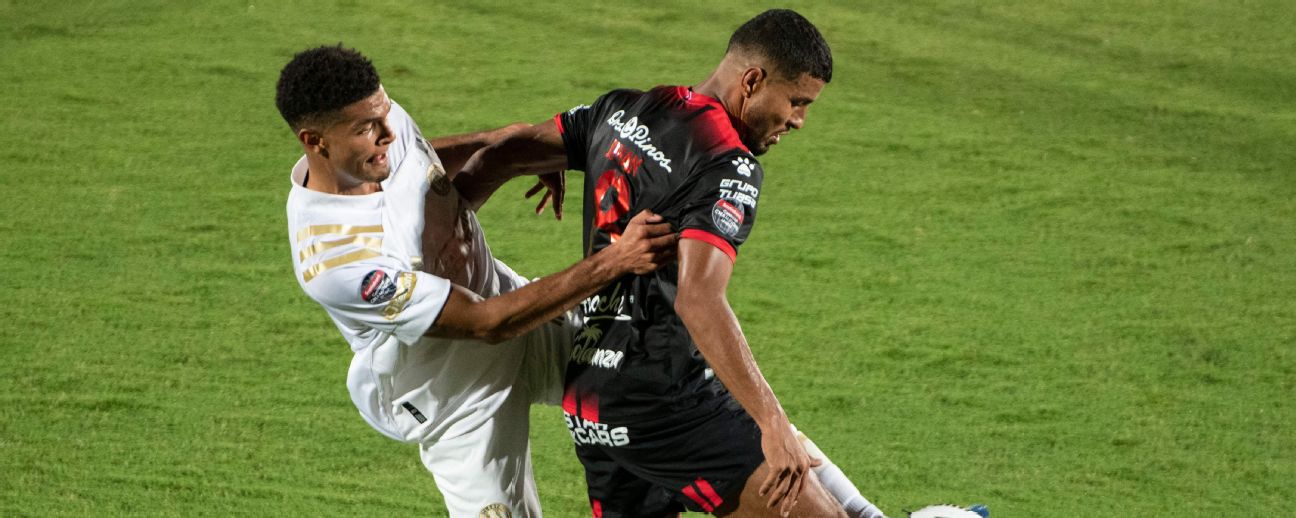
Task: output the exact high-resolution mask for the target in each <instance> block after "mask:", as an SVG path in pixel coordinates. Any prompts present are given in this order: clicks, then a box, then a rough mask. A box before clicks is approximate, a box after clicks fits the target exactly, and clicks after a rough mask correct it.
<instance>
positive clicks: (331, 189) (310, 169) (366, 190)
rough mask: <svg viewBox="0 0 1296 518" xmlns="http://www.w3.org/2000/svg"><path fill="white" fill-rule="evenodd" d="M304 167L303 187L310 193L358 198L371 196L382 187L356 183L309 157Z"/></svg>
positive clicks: (375, 184) (369, 183) (347, 176)
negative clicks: (304, 178)
mask: <svg viewBox="0 0 1296 518" xmlns="http://www.w3.org/2000/svg"><path fill="white" fill-rule="evenodd" d="M306 165H307V169H306V184H305V185H304V187H306V188H307V189H310V190H312V191H316V192H322V193H325V194H340V195H343V196H358V195H364V194H373V193H375V192H378V191H381V190H382V185H381V184H379V183H378V182H361V181H356V180H355V179H352V178H349V175H345V174H339V173H337V172H336V171H333V169H332V168H330V167H329V166H328V163H327V162H325V161H323V160H317V159H315V157H312V156H309V155H307V157H306ZM347 180H350V181H347Z"/></svg>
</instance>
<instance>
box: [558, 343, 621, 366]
mask: <svg viewBox="0 0 1296 518" xmlns="http://www.w3.org/2000/svg"><path fill="white" fill-rule="evenodd" d="M578 339H579V338H578ZM624 359H625V351H613V350H610V349H600V348H598V347H594V346H591V345H589V344H588V343H582V344H578V345H577V346H576V347H573V348H572V352H571V359H570V360H569V361H570V362H571V363H576V364H580V365H589V366H591V367H600V368H604V369H618V368H620V367H621V360H624Z"/></svg>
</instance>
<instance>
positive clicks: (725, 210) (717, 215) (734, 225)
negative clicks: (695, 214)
mask: <svg viewBox="0 0 1296 518" xmlns="http://www.w3.org/2000/svg"><path fill="white" fill-rule="evenodd" d="M711 222H712V223H715V226H716V229H717V230H719V231H720V232H721V233H723V234H725V235H727V236H729V237H733V236H736V235H738V229H739V228H741V227H742V222H743V213H742V209H739V208H738V207H735V206H734V204H732V203H729V202H727V201H725V200H716V202H715V205H712V206H711Z"/></svg>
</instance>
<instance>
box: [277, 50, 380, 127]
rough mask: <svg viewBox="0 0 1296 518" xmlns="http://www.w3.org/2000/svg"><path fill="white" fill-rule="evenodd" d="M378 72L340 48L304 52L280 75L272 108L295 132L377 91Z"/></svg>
mask: <svg viewBox="0 0 1296 518" xmlns="http://www.w3.org/2000/svg"><path fill="white" fill-rule="evenodd" d="M379 84H380V81H379V80H378V71H377V70H375V69H374V66H373V63H371V62H370V61H369V58H366V57H364V54H361V53H360V52H358V51H356V50H355V49H348V48H346V47H343V46H342V44H341V43H339V44H337V45H335V46H332V47H328V46H323V47H315V48H313V49H306V50H303V51H301V52H299V53H297V55H295V56H293V58H292V61H289V62H288V64H287V65H284V67H283V71H281V72H279V84H278V85H277V86H276V91H275V106H277V107H278V108H279V114H280V115H282V116H283V118H284V121H286V122H287V123H288V125H289V126H291V127H292V128H293V129H294V130H296V129H299V128H301V127H302V126H303V125H305V124H307V123H313V122H321V119H323V118H327V117H328V116H329V115H330V114H332V113H333V112H336V111H338V110H341V109H342V108H345V107H346V106H347V105H349V104H351V103H354V102H356V101H359V100H361V99H364V98H365V97H369V96H370V95H373V93H374V92H377V91H378V86H379Z"/></svg>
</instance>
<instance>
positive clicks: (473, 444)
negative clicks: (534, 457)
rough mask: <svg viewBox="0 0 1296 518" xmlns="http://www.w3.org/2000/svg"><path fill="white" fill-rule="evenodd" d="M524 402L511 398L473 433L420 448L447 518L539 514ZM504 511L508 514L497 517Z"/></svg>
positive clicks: (525, 402) (516, 516)
mask: <svg viewBox="0 0 1296 518" xmlns="http://www.w3.org/2000/svg"><path fill="white" fill-rule="evenodd" d="M527 403H528V402H527V401H526V400H525V399H524V398H515V400H513V401H510V402H509V403H506V404H505V405H504V406H503V407H501V408H500V409H499V411H497V412H496V414H495V415H494V416H493V417H492V418H491V419H490V420H489V421H488V422H487V423H486V424H484V425H482V426H480V427H478V428H477V429H475V430H472V431H470V432H468V433H465V434H463V435H459V436H456V437H453V438H450V439H445V440H441V441H437V442H435V443H432V444H429V445H420V447H419V457H420V458H421V459H422V461H423V465H424V466H425V467H427V469H428V471H430V472H432V477H433V479H434V480H436V485H437V489H438V490H440V491H441V495H442V496H443V497H444V500H445V503H446V508H447V509H449V511H450V516H452V517H454V518H459V517H467V518H477V517H479V516H496V515H499V516H513V517H515V518H523V517H529V516H539V515H540V503H539V497H538V495H537V493H536V486H535V478H534V475H533V474H532V470H531V450H530V444H529V443H528V440H527V431H528V420H529V418H530V416H529V405H528V404H527ZM505 509H506V510H507V511H508V513H507V514H506V513H503V512H501V511H502V510H505ZM492 511H495V512H496V514H490V513H491V512H492Z"/></svg>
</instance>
